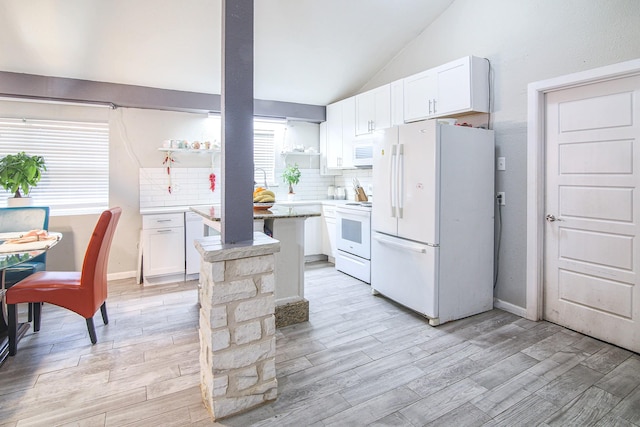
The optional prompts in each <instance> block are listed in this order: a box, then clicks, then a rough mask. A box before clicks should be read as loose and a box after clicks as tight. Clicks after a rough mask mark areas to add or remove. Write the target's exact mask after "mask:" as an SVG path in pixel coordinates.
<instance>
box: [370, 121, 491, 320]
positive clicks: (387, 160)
mask: <svg viewBox="0 0 640 427" xmlns="http://www.w3.org/2000/svg"><path fill="white" fill-rule="evenodd" d="M493 166H494V132H493V131H490V130H484V129H476V128H470V127H462V126H452V125H447V124H440V123H437V122H436V121H435V120H426V121H420V122H414V123H410V124H406V125H401V126H399V127H398V126H396V127H392V128H389V129H387V130H385V131H384V133H383V134H381V135H380V136H379V137H378V138H377V139H376V141H375V149H374V166H373V185H374V187H375V189H376V203H375V205H374V207H373V212H372V243H371V269H372V271H371V287H372V291H373V292H374V293H380V294H383V295H384V296H386V297H388V298H390V299H392V300H395V301H396V302H398V303H400V304H402V305H404V306H406V307H408V308H410V309H412V310H415V311H417V312H419V313H421V314H422V315H424V316H425V317H427V318H428V319H429V323H430V324H432V325H438V324H440V323H444V322H448V321H451V320H455V319H459V318H462V317H467V316H471V315H473V314H477V313H481V312H483V311H487V310H490V309H491V308H492V307H493V250H494V249H493V238H494V222H493V217H494V207H495V201H494V200H495V198H494V195H493V193H494V170H493V169H494V168H493Z"/></svg>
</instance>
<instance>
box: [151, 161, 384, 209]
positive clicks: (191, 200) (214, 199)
mask: <svg viewBox="0 0 640 427" xmlns="http://www.w3.org/2000/svg"><path fill="white" fill-rule="evenodd" d="M300 172H301V174H302V175H301V177H300V183H299V184H298V185H296V186H294V191H295V194H296V195H295V200H323V199H326V198H327V188H328V187H329V186H330V185H334V186H336V187H338V186H340V187H344V188H345V189H346V191H347V199H349V200H354V198H355V192H354V190H353V178H358V180H359V181H360V184H361V185H362V187H363V188H364V190H365V192H366V193H367V195H371V191H370V186H371V182H372V174H371V169H363V170H344V171H342V175H336V176H323V175H320V171H319V169H313V168H312V169H300ZM210 173H211V169H210V168H179V167H174V168H172V169H171V179H169V175H168V174H167V169H166V168H140V174H139V175H140V208H141V209H144V208H156V207H165V206H167V207H169V206H190V205H208V204H217V203H220V194H221V190H220V185H221V181H220V179H221V178H220V176H219V175H218V174H217V175H218V176H217V180H216V186H217V188H216V190H215V191H214V192H212V191H211V189H210V188H209V174H210ZM281 175H282V170H278V169H276V171H275V176H276V183H275V184H276V185H272V186H270V187H269V188H270V189H271V190H272V191H273V192H274V193H276V201H286V200H287V193H288V186H287V184H286V183H284V182H282V178H281ZM170 184H171V193H169V190H168V188H169V185H170Z"/></svg>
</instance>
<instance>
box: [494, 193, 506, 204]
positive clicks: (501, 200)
mask: <svg viewBox="0 0 640 427" xmlns="http://www.w3.org/2000/svg"><path fill="white" fill-rule="evenodd" d="M496 200H497V201H498V204H499V205H501V206H504V205H506V204H507V202H506V199H505V194H504V191H498V194H496Z"/></svg>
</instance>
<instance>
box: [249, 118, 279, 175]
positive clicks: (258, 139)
mask: <svg viewBox="0 0 640 427" xmlns="http://www.w3.org/2000/svg"><path fill="white" fill-rule="evenodd" d="M284 129H285V122H284V121H272V120H269V121H267V120H259V119H256V120H254V121H253V164H254V167H255V171H254V178H253V180H254V181H255V182H256V183H257V184H258V185H264V183H265V182H264V181H265V176H266V181H267V184H268V185H274V184H275V151H276V148H275V147H276V145H277V143H278V142H279V141H280V140H281V139H282V138H283V137H284ZM278 145H280V146H282V144H281V143H280V144H278ZM263 171H264V173H263Z"/></svg>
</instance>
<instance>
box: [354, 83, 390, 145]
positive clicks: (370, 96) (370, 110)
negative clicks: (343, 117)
mask: <svg viewBox="0 0 640 427" xmlns="http://www.w3.org/2000/svg"><path fill="white" fill-rule="evenodd" d="M355 103H356V105H355V109H356V135H366V134H368V133H371V132H373V131H375V130H380V129H386V128H389V127H391V85H390V84H387V85H384V86H380V87H377V88H375V89H372V90H369V91H367V92H364V93H360V94H358V95H356V96H355Z"/></svg>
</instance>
